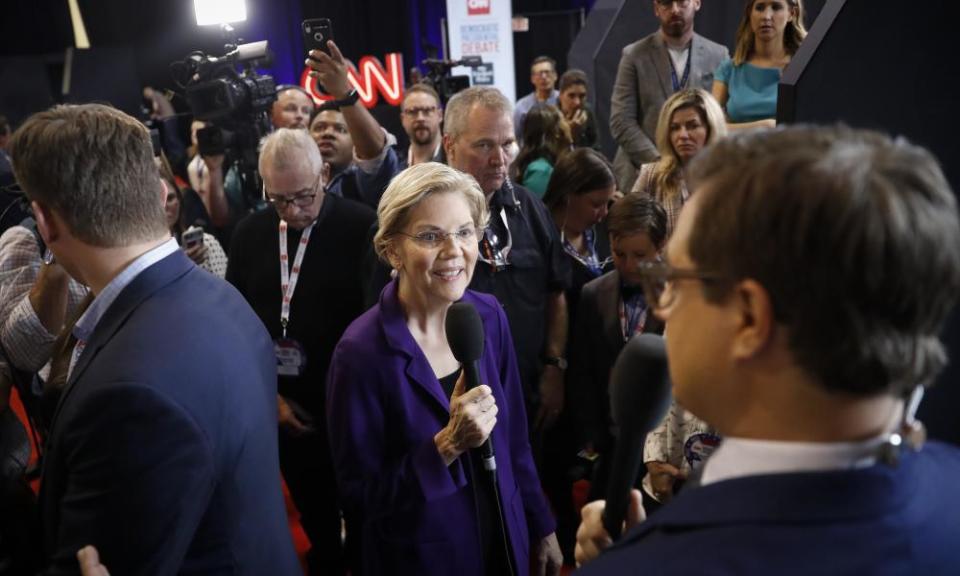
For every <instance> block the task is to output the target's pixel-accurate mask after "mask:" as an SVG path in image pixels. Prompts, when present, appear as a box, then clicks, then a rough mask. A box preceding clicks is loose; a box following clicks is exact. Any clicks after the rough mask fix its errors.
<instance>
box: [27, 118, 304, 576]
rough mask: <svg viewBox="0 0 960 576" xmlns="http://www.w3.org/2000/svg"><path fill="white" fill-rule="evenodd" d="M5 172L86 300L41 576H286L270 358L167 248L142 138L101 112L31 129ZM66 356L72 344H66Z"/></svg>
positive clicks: (226, 303) (60, 427)
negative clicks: (83, 572)
mask: <svg viewBox="0 0 960 576" xmlns="http://www.w3.org/2000/svg"><path fill="white" fill-rule="evenodd" d="M11 148H12V157H13V166H14V171H15V173H16V174H17V177H18V180H19V181H20V183H21V184H22V186H23V188H24V189H25V190H26V193H27V196H28V197H29V199H30V200H31V204H32V207H33V211H34V214H35V216H36V220H37V226H38V229H39V231H40V233H41V234H42V236H43V239H44V241H45V242H46V245H47V246H48V247H49V249H50V251H51V252H52V253H53V255H54V257H56V258H57V260H58V261H59V262H60V263H61V264H62V265H63V267H64V268H65V269H66V270H67V272H68V273H69V274H70V275H71V276H72V277H73V278H75V279H77V280H78V281H80V282H82V283H83V284H84V285H87V286H89V287H90V289H91V291H92V293H93V294H94V295H95V298H94V299H93V300H92V302H91V304H90V306H89V308H87V309H86V311H85V312H84V313H83V315H82V316H81V317H80V318H79V319H78V320H77V322H76V324H75V326H74V327H73V329H72V333H71V335H72V337H73V338H75V340H73V338H72V339H71V340H72V341H71V340H68V341H67V342H65V343H64V346H63V349H62V351H63V352H65V355H64V358H63V360H64V361H63V362H62V363H60V364H59V365H58V364H57V362H56V361H55V362H54V365H55V366H61V367H63V369H65V370H66V371H67V375H68V376H67V378H68V379H67V383H66V387H65V388H64V389H63V391H62V393H61V398H60V401H59V405H58V407H57V410H56V413H55V415H54V417H53V422H52V424H51V432H50V435H49V437H48V441H47V451H46V455H45V460H44V470H43V478H42V484H41V493H40V505H41V513H42V522H43V531H44V548H45V554H46V573H48V574H72V573H78V572H79V567H78V565H77V560H76V554H77V551H78V550H79V549H80V548H82V547H83V546H84V545H86V544H93V545H94V546H96V547H97V548H98V549H99V551H100V555H101V557H102V558H103V561H104V563H105V564H106V565H107V566H108V567H109V569H110V570H111V571H112V572H113V573H114V574H151V575H154V574H296V573H298V571H299V566H298V563H297V559H296V556H295V554H294V551H293V547H292V543H291V539H290V532H289V530H288V528H287V519H286V514H285V510H284V503H283V498H282V493H281V488H280V474H279V465H278V458H277V438H276V433H275V430H276V411H277V408H276V375H275V367H274V356H273V347H272V344H271V342H270V339H269V337H268V335H267V333H266V331H265V330H264V328H263V324H262V323H261V322H260V321H259V319H258V318H257V317H256V316H255V315H254V313H253V311H251V310H250V308H249V306H247V304H246V303H245V302H244V301H243V299H242V298H241V297H240V295H239V294H237V292H236V291H235V290H234V289H233V288H231V287H230V286H229V285H227V284H226V283H224V282H222V281H220V280H218V279H216V278H215V277H213V276H211V275H209V274H207V273H206V272H204V271H203V270H201V269H199V268H197V267H196V266H195V265H194V264H193V263H192V262H191V261H190V260H189V259H188V258H187V257H186V256H185V255H184V254H183V252H182V251H181V250H180V249H179V247H178V246H177V244H176V242H175V241H174V240H173V239H171V238H170V235H169V232H168V229H167V225H166V220H165V217H164V210H163V199H164V197H165V195H166V190H164V188H163V185H162V184H161V182H160V179H159V177H158V174H157V170H156V167H155V165H154V163H153V154H152V147H151V144H150V136H149V134H148V132H147V130H146V128H144V127H143V126H142V125H141V124H140V123H139V122H137V121H136V120H135V119H133V118H131V117H129V116H126V115H125V114H123V113H122V112H119V111H117V110H114V109H112V108H109V107H106V106H101V105H83V106H58V107H55V108H52V109H50V110H48V111H46V112H41V113H39V114H36V115H34V116H33V117H31V118H30V119H28V120H27V122H26V123H25V124H24V125H23V126H22V127H21V128H20V129H19V130H18V131H17V133H16V134H15V135H14V138H13V143H12V146H11ZM74 342H75V343H74Z"/></svg>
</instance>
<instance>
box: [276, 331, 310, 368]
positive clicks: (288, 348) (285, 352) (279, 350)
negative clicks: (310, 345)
mask: <svg viewBox="0 0 960 576" xmlns="http://www.w3.org/2000/svg"><path fill="white" fill-rule="evenodd" d="M273 350H274V352H276V354H277V375H278V376H301V375H303V372H304V370H306V368H307V354H306V353H305V352H304V350H303V346H301V345H300V343H299V342H297V341H296V340H291V339H289V338H281V339H279V340H276V341H274V343H273Z"/></svg>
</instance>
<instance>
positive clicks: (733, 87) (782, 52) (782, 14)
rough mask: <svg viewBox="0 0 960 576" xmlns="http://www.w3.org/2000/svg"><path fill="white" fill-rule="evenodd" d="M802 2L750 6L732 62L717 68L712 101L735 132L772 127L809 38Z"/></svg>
mask: <svg viewBox="0 0 960 576" xmlns="http://www.w3.org/2000/svg"><path fill="white" fill-rule="evenodd" d="M803 18H804V16H803V0H747V2H746V4H744V9H743V17H742V18H741V19H740V27H739V28H738V29H737V46H736V50H735V51H734V53H733V59H732V60H727V61H726V62H724V63H723V64H721V65H720V67H719V68H717V71H716V73H715V80H714V81H713V96H714V97H715V98H716V99H717V101H718V102H720V105H721V106H722V107H723V108H724V110H725V111H726V113H727V119H728V123H729V127H730V128H731V129H734V130H738V129H744V128H757V127H773V126H775V125H776V120H775V117H776V115H777V85H778V84H779V83H780V75H781V73H782V72H783V69H784V68H786V67H787V64H789V63H790V59H791V58H792V57H793V55H794V54H796V53H797V50H798V49H799V48H800V43H801V42H802V41H803V39H804V37H805V36H806V35H807V30H806V28H804V26H803Z"/></svg>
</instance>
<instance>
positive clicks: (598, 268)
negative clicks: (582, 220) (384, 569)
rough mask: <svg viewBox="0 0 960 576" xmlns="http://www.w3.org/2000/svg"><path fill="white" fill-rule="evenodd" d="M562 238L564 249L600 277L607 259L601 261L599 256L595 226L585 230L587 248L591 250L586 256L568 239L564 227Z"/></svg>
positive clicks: (591, 273)
mask: <svg viewBox="0 0 960 576" xmlns="http://www.w3.org/2000/svg"><path fill="white" fill-rule="evenodd" d="M560 238H561V239H562V240H563V251H564V252H566V253H567V254H568V255H570V257H571V258H573V259H574V260H576V261H577V262H579V263H581V264H583V266H584V267H585V268H586V269H587V270H588V271H589V272H590V275H591V276H593V277H594V278H598V277H599V276H601V275H602V274H603V267H604V265H605V264H606V261H604V262H600V257H599V256H597V243H596V242H595V239H596V233H595V232H594V230H593V228H587V229H586V230H584V231H583V243H584V244H585V245H586V247H587V250H589V251H590V254H589V255H587V256H584V255H583V254H581V253H580V252H578V251H577V249H576V248H574V247H573V244H571V243H570V242H569V241H568V240H567V238H566V235H565V234H564V232H563V229H561V230H560Z"/></svg>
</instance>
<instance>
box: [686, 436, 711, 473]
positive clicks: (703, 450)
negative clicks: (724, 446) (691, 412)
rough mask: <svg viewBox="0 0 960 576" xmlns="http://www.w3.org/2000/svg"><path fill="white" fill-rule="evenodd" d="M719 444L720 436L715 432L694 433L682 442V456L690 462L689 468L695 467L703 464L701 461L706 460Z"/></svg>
mask: <svg viewBox="0 0 960 576" xmlns="http://www.w3.org/2000/svg"><path fill="white" fill-rule="evenodd" d="M719 445H720V437H719V436H717V435H716V434H710V433H709V432H703V433H700V434H694V435H693V436H691V437H689V438H687V441H686V442H685V443H684V444H683V457H684V458H685V459H686V460H687V462H688V463H689V464H690V467H691V468H696V467H698V466H700V465H701V464H703V461H704V460H706V459H707V457H708V456H710V454H712V453H713V451H714V450H716V449H717V446H719Z"/></svg>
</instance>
